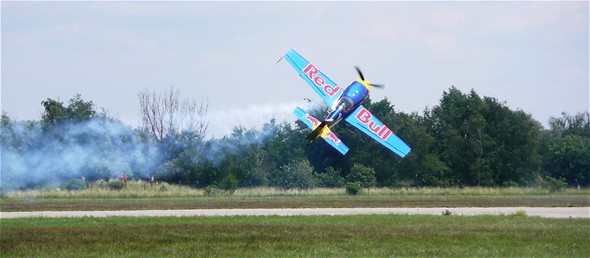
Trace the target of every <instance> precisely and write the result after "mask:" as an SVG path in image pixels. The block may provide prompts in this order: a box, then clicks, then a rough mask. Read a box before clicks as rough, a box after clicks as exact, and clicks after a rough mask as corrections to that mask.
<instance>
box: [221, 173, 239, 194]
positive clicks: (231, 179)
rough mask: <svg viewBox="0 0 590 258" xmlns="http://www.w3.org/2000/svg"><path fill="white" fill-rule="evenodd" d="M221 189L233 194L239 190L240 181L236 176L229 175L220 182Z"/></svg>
mask: <svg viewBox="0 0 590 258" xmlns="http://www.w3.org/2000/svg"><path fill="white" fill-rule="evenodd" d="M219 188H221V189H223V190H225V191H227V192H228V193H230V194H233V193H234V192H235V191H236V188H238V179H237V178H236V177H235V176H234V174H229V175H227V176H226V177H225V178H224V179H223V180H221V182H219Z"/></svg>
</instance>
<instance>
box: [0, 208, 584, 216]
mask: <svg viewBox="0 0 590 258" xmlns="http://www.w3.org/2000/svg"><path fill="white" fill-rule="evenodd" d="M446 210H449V211H450V212H452V215H462V216H473V215H483V214H492V215H510V214H515V213H517V212H518V211H524V212H526V214H527V215H528V216H540V217H545V218H590V207H558V208H545V207H492V208H309V209H307V208H305V209H212V210H132V211H130V210H125V211H31V212H0V219H10V218H29V217H45V218H62V217H112V216H118V217H173V216H176V217H179V216H310V215H359V214H427V215H441V214H442V213H443V212H445V211H446Z"/></svg>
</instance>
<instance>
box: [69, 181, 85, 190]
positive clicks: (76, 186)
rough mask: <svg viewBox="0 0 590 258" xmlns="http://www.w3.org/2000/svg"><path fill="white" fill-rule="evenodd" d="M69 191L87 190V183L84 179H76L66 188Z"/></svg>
mask: <svg viewBox="0 0 590 258" xmlns="http://www.w3.org/2000/svg"><path fill="white" fill-rule="evenodd" d="M65 188H66V189H68V191H78V190H82V189H84V188H86V182H84V180H82V179H78V178H74V179H72V180H70V182H68V183H67V184H66V186H65Z"/></svg>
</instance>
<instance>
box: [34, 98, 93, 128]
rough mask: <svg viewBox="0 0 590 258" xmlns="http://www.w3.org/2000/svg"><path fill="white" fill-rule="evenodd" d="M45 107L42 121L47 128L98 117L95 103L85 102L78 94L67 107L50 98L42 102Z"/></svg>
mask: <svg viewBox="0 0 590 258" xmlns="http://www.w3.org/2000/svg"><path fill="white" fill-rule="evenodd" d="M41 104H42V105H43V107H44V109H45V110H44V112H43V116H42V121H43V123H44V124H45V125H46V126H50V127H51V126H55V125H57V124H62V123H64V122H68V121H69V122H75V123H79V122H83V121H87V120H90V119H92V118H93V117H94V116H95V115H96V111H95V110H94V103H92V101H84V100H83V99H82V95H80V94H76V95H74V97H72V98H71V99H70V100H69V104H68V106H67V107H65V106H64V104H63V102H61V101H59V100H53V99H50V98H48V99H47V100H44V101H41Z"/></svg>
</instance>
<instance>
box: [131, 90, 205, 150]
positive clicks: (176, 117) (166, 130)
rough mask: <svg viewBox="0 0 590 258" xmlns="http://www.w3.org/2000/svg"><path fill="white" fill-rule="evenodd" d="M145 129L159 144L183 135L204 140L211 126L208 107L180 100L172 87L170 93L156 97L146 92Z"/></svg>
mask: <svg viewBox="0 0 590 258" xmlns="http://www.w3.org/2000/svg"><path fill="white" fill-rule="evenodd" d="M138 96H139V105H140V107H141V114H142V124H143V129H144V130H146V131H147V132H148V133H149V134H150V135H152V136H153V137H154V138H155V139H157V140H158V141H162V140H164V139H166V138H168V137H172V136H176V135H177V134H179V133H180V132H182V131H190V132H194V133H195V134H196V135H197V137H201V138H204V136H205V133H206V132H207V127H208V126H209V124H208V122H207V121H206V116H207V109H208V103H207V102H203V101H201V103H199V104H197V102H196V101H195V100H193V99H190V98H181V97H180V91H179V90H175V89H174V88H173V87H170V89H169V90H168V91H167V92H163V93H156V92H155V91H151V92H150V91H148V90H147V89H146V90H144V91H142V92H140V93H139V94H138Z"/></svg>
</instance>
